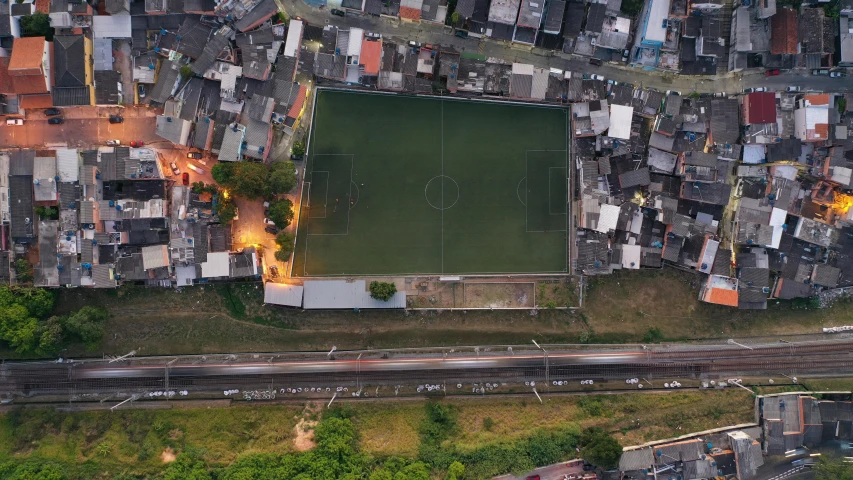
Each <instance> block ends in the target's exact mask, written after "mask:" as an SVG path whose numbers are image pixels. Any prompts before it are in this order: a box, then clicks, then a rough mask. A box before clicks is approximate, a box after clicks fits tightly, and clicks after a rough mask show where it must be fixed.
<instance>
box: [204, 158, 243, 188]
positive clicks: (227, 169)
mask: <svg viewBox="0 0 853 480" xmlns="http://www.w3.org/2000/svg"><path fill="white" fill-rule="evenodd" d="M235 165H236V164H235V163H232V162H220V163H217V164H216V165H214V166H213V168H211V169H210V175H211V176H213V181H215V182H216V183H218V184H220V185H222V186H223V187H227V186H230V185H231V183H232V181H233V180H234V176H235V175H236V173H237V172H236V168H235Z"/></svg>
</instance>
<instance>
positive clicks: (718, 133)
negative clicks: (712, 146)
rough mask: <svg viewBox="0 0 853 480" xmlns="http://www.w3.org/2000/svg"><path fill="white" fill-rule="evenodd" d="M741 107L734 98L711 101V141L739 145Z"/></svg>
mask: <svg viewBox="0 0 853 480" xmlns="http://www.w3.org/2000/svg"><path fill="white" fill-rule="evenodd" d="M739 111H740V105H738V101H737V99H734V98H715V99H714V100H712V101H711V141H712V142H713V143H716V144H731V143H737V140H738V138H739V137H740V119H739V118H738V112H739Z"/></svg>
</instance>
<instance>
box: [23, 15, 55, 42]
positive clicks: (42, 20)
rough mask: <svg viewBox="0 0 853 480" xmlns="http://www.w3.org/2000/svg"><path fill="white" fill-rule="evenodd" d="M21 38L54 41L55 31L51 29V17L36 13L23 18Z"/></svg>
mask: <svg viewBox="0 0 853 480" xmlns="http://www.w3.org/2000/svg"><path fill="white" fill-rule="evenodd" d="M21 36H24V37H45V40H47V41H49V42H50V41H52V40H53V29H52V28H51V27H50V16H49V15H48V14H46V13H42V12H36V13H34V14H32V15H24V16H23V17H21Z"/></svg>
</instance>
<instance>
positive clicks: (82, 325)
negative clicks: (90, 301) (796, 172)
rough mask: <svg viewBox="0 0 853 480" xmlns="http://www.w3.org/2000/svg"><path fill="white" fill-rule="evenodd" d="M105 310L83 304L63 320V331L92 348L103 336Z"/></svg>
mask: <svg viewBox="0 0 853 480" xmlns="http://www.w3.org/2000/svg"><path fill="white" fill-rule="evenodd" d="M108 316H109V315H108V314H107V311H106V310H104V309H103V308H100V307H90V306H85V307H83V308H81V309H80V310H78V311H76V312H75V313H72V314H71V315H69V316H68V318H67V319H66V321H65V332H66V333H67V334H68V335H69V336H72V337H74V338H76V339H78V340H80V341H81V342H83V344H85V345H86V348H88V349H89V350H93V349H95V348H97V347H98V345H100V343H101V340H102V339H103V338H104V322H105V321H106V319H107V317H108Z"/></svg>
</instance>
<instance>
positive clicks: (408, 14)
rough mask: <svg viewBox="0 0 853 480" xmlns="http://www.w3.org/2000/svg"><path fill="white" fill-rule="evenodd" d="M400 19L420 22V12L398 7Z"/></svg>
mask: <svg viewBox="0 0 853 480" xmlns="http://www.w3.org/2000/svg"><path fill="white" fill-rule="evenodd" d="M400 18H405V19H408V20H420V19H421V11H420V10H419V9H417V8H412V7H400Z"/></svg>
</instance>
